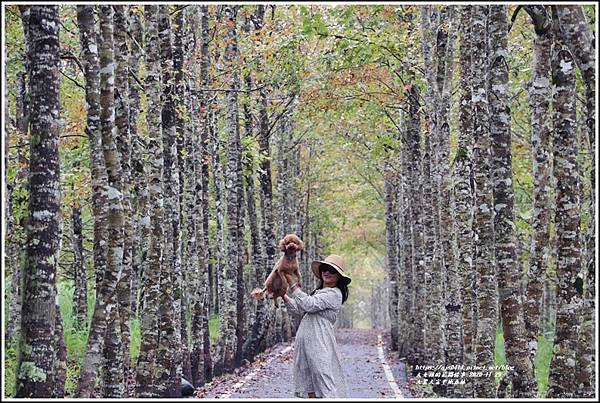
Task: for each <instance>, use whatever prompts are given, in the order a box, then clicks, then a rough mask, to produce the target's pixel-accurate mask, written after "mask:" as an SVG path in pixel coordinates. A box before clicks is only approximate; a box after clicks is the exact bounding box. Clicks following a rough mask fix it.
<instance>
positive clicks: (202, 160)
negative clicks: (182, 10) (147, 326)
mask: <svg viewBox="0 0 600 403" xmlns="http://www.w3.org/2000/svg"><path fill="white" fill-rule="evenodd" d="M199 11H200V23H198V16H197V14H196V13H194V12H193V10H192V11H190V14H189V18H190V21H189V24H190V29H191V30H193V29H194V28H193V27H196V26H200V38H199V39H200V41H199V42H200V66H199V67H200V71H199V72H196V71H197V65H196V63H195V58H194V57H192V58H191V60H190V62H191V64H192V67H191V70H192V72H194V76H192V78H191V79H190V85H191V87H190V89H191V92H192V93H193V92H194V91H195V84H194V80H195V76H196V75H197V76H199V77H200V85H201V90H202V92H201V94H200V97H199V100H198V102H199V105H198V106H197V109H198V111H197V114H196V111H194V115H197V116H198V119H197V123H196V121H195V120H194V123H195V124H196V126H197V128H196V129H195V130H194V131H195V132H196V131H200V133H199V135H198V134H197V135H195V136H194V140H193V147H194V150H193V153H191V155H192V156H193V159H194V162H193V176H194V189H195V190H194V192H193V193H194V194H195V196H196V198H197V201H196V202H195V204H194V206H193V217H194V218H193V222H194V225H195V241H196V246H195V247H196V249H197V258H198V268H197V270H198V272H197V273H196V274H195V276H194V284H197V289H198V290H201V291H200V294H199V295H194V298H193V302H192V304H193V305H192V327H191V336H192V347H191V348H192V350H191V357H190V366H191V372H192V379H191V380H192V382H193V384H194V385H195V386H201V385H203V384H204V383H205V382H207V381H209V380H210V378H211V377H212V375H211V371H212V361H211V356H210V341H209V329H208V310H209V306H210V281H209V276H210V273H209V272H208V265H209V263H208V250H209V244H208V228H205V227H204V222H205V220H206V222H208V221H207V220H208V214H209V210H208V167H207V164H208V157H206V155H207V153H208V150H207V147H208V137H209V136H208V131H209V114H208V102H207V99H208V97H207V93H206V92H204V90H205V89H207V86H208V79H209V76H208V71H207V70H208V67H209V48H208V45H209V36H208V17H209V16H208V6H200V9H199ZM192 84H194V86H192ZM205 169H206V171H205ZM190 247H191V248H193V246H190Z"/></svg>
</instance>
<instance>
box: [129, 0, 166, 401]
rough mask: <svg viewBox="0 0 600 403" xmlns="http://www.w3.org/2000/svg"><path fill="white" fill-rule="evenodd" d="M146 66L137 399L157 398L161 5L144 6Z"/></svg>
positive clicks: (161, 160) (159, 262)
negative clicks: (145, 215)
mask: <svg viewBox="0 0 600 403" xmlns="http://www.w3.org/2000/svg"><path fill="white" fill-rule="evenodd" d="M144 20H145V35H144V53H145V63H146V78H145V91H146V93H147V94H148V95H147V96H148V98H147V99H148V107H147V113H146V120H147V123H148V133H149V138H148V154H149V167H148V208H149V210H150V226H151V234H150V235H151V237H150V243H149V248H148V255H147V260H148V265H147V266H146V272H145V275H144V282H143V287H144V302H143V304H142V306H143V309H142V310H141V321H140V322H141V323H140V328H141V337H142V342H141V346H140V355H139V358H138V362H137V373H136V390H135V395H136V397H155V396H157V394H156V390H155V384H154V369H155V367H156V365H157V356H156V355H157V350H158V335H159V329H158V323H159V321H158V314H159V312H158V309H159V304H160V300H159V297H160V295H159V292H160V275H161V272H162V259H161V256H162V249H163V243H164V239H163V237H164V233H163V225H164V222H163V219H164V213H163V160H164V157H163V146H162V139H161V135H162V119H161V109H162V108H161V74H160V72H161V70H160V54H159V51H160V43H159V39H158V6H156V5H145V6H144Z"/></svg>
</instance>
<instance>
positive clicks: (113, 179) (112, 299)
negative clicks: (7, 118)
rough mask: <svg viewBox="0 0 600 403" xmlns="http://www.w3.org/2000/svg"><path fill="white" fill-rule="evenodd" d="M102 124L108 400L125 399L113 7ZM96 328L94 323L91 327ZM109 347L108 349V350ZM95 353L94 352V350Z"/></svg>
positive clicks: (105, 45)
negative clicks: (105, 183)
mask: <svg viewBox="0 0 600 403" xmlns="http://www.w3.org/2000/svg"><path fill="white" fill-rule="evenodd" d="M99 11H100V38H101V44H100V124H101V127H102V152H103V154H104V161H105V163H106V173H107V175H108V206H107V211H108V215H107V222H108V259H107V268H106V273H105V275H104V278H103V282H104V283H107V284H108V283H110V290H111V292H110V294H108V295H107V305H106V317H105V318H104V321H105V322H107V323H105V324H104V325H103V327H104V329H106V330H107V334H106V335H105V338H106V346H105V349H104V351H105V353H104V357H105V358H106V362H105V373H104V392H103V395H104V396H105V397H123V394H124V393H125V384H124V378H123V374H124V371H123V361H122V360H123V358H122V354H121V345H122V343H121V340H120V338H121V329H120V326H108V323H111V324H112V323H119V324H120V312H119V303H118V294H117V293H115V291H116V287H117V282H118V281H119V278H120V277H121V276H122V271H123V267H122V265H123V250H124V249H123V246H124V234H123V228H124V220H125V217H124V211H123V193H122V192H123V177H122V173H123V170H122V164H121V158H120V157H121V156H120V155H119V152H118V150H117V144H116V138H115V134H116V130H115V129H116V125H115V89H114V83H115V58H114V47H113V43H114V41H113V33H114V22H113V8H112V6H101V7H100V9H99ZM93 325H94V323H93V321H92V326H93ZM99 326H100V325H99ZM107 347H108V348H107ZM92 351H93V350H92Z"/></svg>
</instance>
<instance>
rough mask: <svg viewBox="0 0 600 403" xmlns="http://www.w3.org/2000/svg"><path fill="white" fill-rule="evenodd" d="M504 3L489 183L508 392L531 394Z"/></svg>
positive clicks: (496, 29) (494, 46)
mask: <svg viewBox="0 0 600 403" xmlns="http://www.w3.org/2000/svg"><path fill="white" fill-rule="evenodd" d="M507 13H508V8H507V6H506V5H493V6H490V15H489V22H488V25H489V28H488V29H489V31H488V32H489V57H488V59H489V60H490V65H489V73H488V74H489V88H490V95H489V97H488V99H489V101H490V134H491V136H492V175H493V189H494V253H495V256H494V258H495V261H496V268H497V272H498V274H497V276H498V296H499V302H500V312H501V317H502V328H503V330H504V348H505V351H506V360H507V362H508V364H509V365H511V366H513V367H514V372H515V373H514V376H512V374H511V373H510V372H509V376H512V395H513V397H535V396H536V395H537V382H536V380H535V377H534V375H533V365H532V363H531V361H530V360H529V357H528V349H527V338H526V335H525V322H524V318H523V309H522V308H521V306H522V297H521V295H520V290H519V284H520V283H521V267H520V265H519V264H518V262H517V252H516V246H515V242H516V237H515V228H516V227H515V219H514V204H515V203H514V191H513V185H512V183H513V175H512V141H511V131H510V129H511V126H510V109H509V102H508V73H509V72H508V62H507V57H508V18H507Z"/></svg>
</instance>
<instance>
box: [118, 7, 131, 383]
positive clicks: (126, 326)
mask: <svg viewBox="0 0 600 403" xmlns="http://www.w3.org/2000/svg"><path fill="white" fill-rule="evenodd" d="M126 13H127V10H126V8H125V6H123V5H115V6H114V24H115V27H114V45H115V47H114V55H115V64H116V66H115V88H116V91H115V128H116V134H117V136H116V144H117V150H118V152H119V157H120V158H119V159H120V162H121V168H122V171H121V172H122V181H123V182H122V183H123V185H122V186H123V188H122V189H123V217H124V221H123V237H124V240H123V266H122V267H123V268H122V272H121V276H120V278H119V283H118V284H117V300H118V304H119V319H120V322H121V354H122V356H123V380H124V382H126V381H127V375H128V373H129V367H130V363H129V348H130V347H129V345H130V338H131V336H130V334H131V330H130V329H131V324H130V321H131V293H130V289H131V278H132V275H131V271H132V248H133V207H132V201H131V199H132V197H131V196H132V186H131V132H130V127H129V125H130V120H129V73H128V69H129V47H128V45H127V39H128V38H127V29H128V27H127V16H126Z"/></svg>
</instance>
